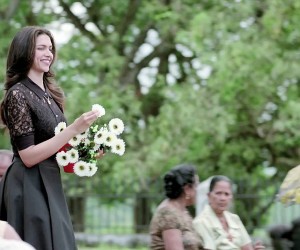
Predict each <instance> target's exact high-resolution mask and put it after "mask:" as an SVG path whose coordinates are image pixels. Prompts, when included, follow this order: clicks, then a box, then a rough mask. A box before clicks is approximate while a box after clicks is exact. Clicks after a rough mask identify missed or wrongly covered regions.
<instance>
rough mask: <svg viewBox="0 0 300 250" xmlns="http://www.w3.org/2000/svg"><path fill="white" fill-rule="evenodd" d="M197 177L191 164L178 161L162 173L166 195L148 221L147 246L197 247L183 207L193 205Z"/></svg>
mask: <svg viewBox="0 0 300 250" xmlns="http://www.w3.org/2000/svg"><path fill="white" fill-rule="evenodd" d="M198 184H199V177H198V175H197V173H196V170H195V167H194V166H192V165H186V164H183V165H179V166H176V167H174V168H173V169H171V170H170V171H169V172H168V173H167V174H166V175H165V176H164V187H165V194H166V197H167V198H166V199H165V200H163V201H162V202H161V203H160V204H159V206H158V207H157V209H156V211H155V213H154V215H153V218H152V220H151V223H150V237H151V242H150V249H152V250H163V249H165V250H183V249H185V250H198V249H202V248H201V243H200V240H199V239H198V237H197V235H196V232H195V231H194V229H193V227H192V217H191V215H190V214H189V212H188V210H187V207H188V206H191V205H194V204H195V200H196V188H197V186H198Z"/></svg>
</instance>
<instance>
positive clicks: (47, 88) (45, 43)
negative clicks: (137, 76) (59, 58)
mask: <svg viewBox="0 0 300 250" xmlns="http://www.w3.org/2000/svg"><path fill="white" fill-rule="evenodd" d="M55 52H56V50H55V44H54V40H53V37H52V35H51V33H50V32H49V31H48V30H46V29H44V28H41V27H35V26H29V27H25V28H23V29H21V30H20V31H19V32H18V33H17V34H16V36H15V37H14V39H13V41H12V43H11V45H10V49H9V52H8V58H7V71H6V82H5V95H4V99H3V101H2V102H1V119H2V121H3V123H4V124H5V125H6V126H7V128H8V130H9V133H10V138H11V144H12V149H13V153H14V160H13V163H12V165H11V166H10V167H9V169H8V170H7V172H6V174H5V176H4V178H3V180H2V181H1V185H0V219H2V220H6V221H8V223H9V224H11V225H12V226H13V227H14V228H15V229H16V231H17V232H18V233H19V235H20V236H21V238H22V239H23V240H24V241H26V242H28V243H30V244H31V245H33V246H34V247H35V248H36V249H37V250H74V249H77V247H76V243H75V238H74V232H73V227H72V223H71V220H70V215H69V211H68V208H67V204H66V200H65V196H64V193H63V187H62V183H61V176H60V169H59V166H58V165H57V163H56V159H55V155H56V152H57V151H58V150H59V149H60V148H61V147H62V146H63V145H65V144H66V143H67V142H68V141H69V140H70V139H71V138H72V137H74V136H75V135H77V134H79V133H82V132H84V131H85V130H86V129H87V128H88V127H89V126H90V125H91V124H92V123H93V122H94V121H95V120H96V119H97V116H98V111H89V112H86V113H84V114H82V115H81V116H80V117H79V118H77V119H76V120H75V121H74V122H73V123H72V124H70V125H69V126H68V127H67V128H66V129H64V130H63V131H62V132H61V133H59V134H58V135H55V133H54V130H55V127H56V126H57V124H58V123H59V122H62V121H65V117H64V114H63V104H64V102H63V101H64V96H63V93H62V91H61V90H60V89H59V88H58V86H57V85H56V84H55V83H54V82H53V81H52V80H51V78H52V77H53V73H52V72H51V66H52V64H53V62H54V59H55Z"/></svg>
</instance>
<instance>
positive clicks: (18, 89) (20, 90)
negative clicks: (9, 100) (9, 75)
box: [7, 82, 26, 96]
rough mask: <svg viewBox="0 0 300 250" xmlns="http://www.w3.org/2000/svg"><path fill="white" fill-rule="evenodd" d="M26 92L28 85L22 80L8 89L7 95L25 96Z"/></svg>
mask: <svg viewBox="0 0 300 250" xmlns="http://www.w3.org/2000/svg"><path fill="white" fill-rule="evenodd" d="M25 92H26V87H25V86H24V84H23V83H22V82H18V83H16V84H15V85H13V86H12V87H10V88H9V89H8V90H7V96H10V95H12V94H13V95H22V96H24V95H25Z"/></svg>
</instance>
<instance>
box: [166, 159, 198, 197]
mask: <svg viewBox="0 0 300 250" xmlns="http://www.w3.org/2000/svg"><path fill="white" fill-rule="evenodd" d="M195 175H196V168H195V167H194V166H193V165H190V164H181V165H178V166H176V167H174V168H172V169H171V170H170V171H169V172H168V173H167V174H166V175H165V176H164V183H165V194H166V196H167V197H168V198H170V199H176V198H178V197H179V196H180V195H181V194H182V192H183V187H184V186H185V185H193V184H194V183H195Z"/></svg>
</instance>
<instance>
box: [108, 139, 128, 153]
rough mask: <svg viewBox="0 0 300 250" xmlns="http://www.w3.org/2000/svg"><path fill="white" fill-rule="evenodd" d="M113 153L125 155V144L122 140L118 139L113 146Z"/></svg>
mask: <svg viewBox="0 0 300 250" xmlns="http://www.w3.org/2000/svg"><path fill="white" fill-rule="evenodd" d="M111 152H112V153H114V154H118V155H120V156H122V155H123V154H124V153H125V142H124V141H123V140H122V139H117V140H115V141H114V143H113V144H112V146H111Z"/></svg>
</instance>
